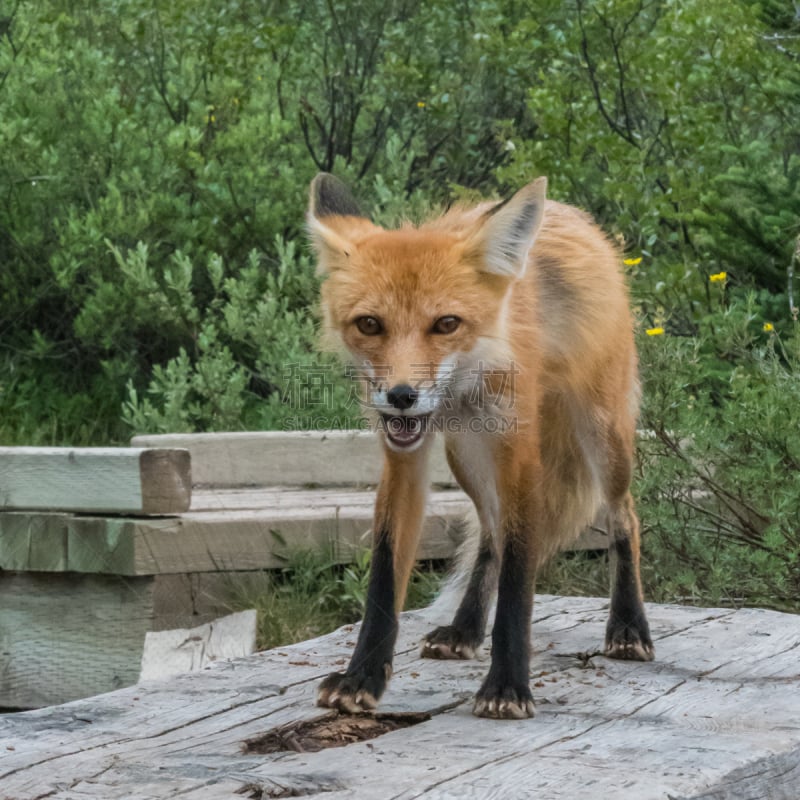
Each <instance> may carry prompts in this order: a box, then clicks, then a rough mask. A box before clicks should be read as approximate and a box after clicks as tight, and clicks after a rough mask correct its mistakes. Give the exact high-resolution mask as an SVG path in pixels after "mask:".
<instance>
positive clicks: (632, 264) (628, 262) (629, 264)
mask: <svg viewBox="0 0 800 800" xmlns="http://www.w3.org/2000/svg"><path fill="white" fill-rule="evenodd" d="M622 263H623V264H624V265H625V266H626V267H635V266H636V265H637V264H641V263H642V257H641V256H639V258H626V259H625V260H624V261H623V262H622Z"/></svg>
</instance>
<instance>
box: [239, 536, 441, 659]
mask: <svg viewBox="0 0 800 800" xmlns="http://www.w3.org/2000/svg"><path fill="white" fill-rule="evenodd" d="M369 564H370V551H369V550H364V551H362V552H361V553H359V555H358V556H357V558H356V560H355V561H354V562H353V563H350V564H339V563H337V559H336V558H335V557H334V554H333V553H331V552H325V551H297V552H293V553H291V554H290V555H288V556H287V558H286V566H285V567H284V568H283V569H281V570H272V571H269V572H263V573H260V574H259V575H258V576H256V577H249V578H247V579H244V578H242V579H237V580H236V582H235V583H232V584H231V586H230V588H229V600H228V602H229V604H230V606H231V609H232V610H241V609H245V608H255V609H256V612H257V614H258V629H257V647H258V649H259V650H266V649H269V648H271V647H278V646H279V645H286V644H291V643H292V642H300V641H304V640H305V639H311V638H313V637H315V636H321V635H322V634H324V633H329V632H330V631H332V630H335V629H336V628H338V627H340V626H341V625H347V624H349V623H353V622H358V621H359V620H360V619H361V617H362V616H363V614H364V606H365V604H366V599H367V586H368V580H369ZM443 574H444V571H443V569H442V567H441V566H437V565H435V564H431V563H428V564H422V565H420V566H419V567H418V568H417V569H416V570H415V571H414V573H413V575H412V577H411V582H410V584H409V589H408V599H407V601H406V608H419V607H421V606H425V605H427V604H428V603H430V601H431V600H432V599H433V597H434V595H435V593H436V590H437V588H438V586H439V583H440V581H441V577H442V575H443Z"/></svg>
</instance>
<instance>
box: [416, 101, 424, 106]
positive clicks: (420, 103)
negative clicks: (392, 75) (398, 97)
mask: <svg viewBox="0 0 800 800" xmlns="http://www.w3.org/2000/svg"><path fill="white" fill-rule="evenodd" d="M417 108H425V101H424V100H418V101H417Z"/></svg>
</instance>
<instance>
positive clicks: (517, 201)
mask: <svg viewBox="0 0 800 800" xmlns="http://www.w3.org/2000/svg"><path fill="white" fill-rule="evenodd" d="M546 192H547V178H537V179H536V180H535V181H533V183H529V184H528V185H527V186H525V187H523V188H522V189H520V190H519V191H518V192H517V193H516V194H515V195H514V196H513V197H511V198H510V199H509V200H506V201H505V202H504V203H500V204H499V205H496V206H495V207H494V208H492V209H490V210H489V211H487V212H486V213H485V214H484V215H483V216H482V217H481V218H480V220H479V221H478V226H479V227H478V230H477V231H476V232H475V234H473V236H471V237H470V239H469V240H468V241H467V254H468V258H470V259H472V260H474V261H475V262H476V263H477V264H478V265H479V267H478V268H479V269H480V270H481V271H482V272H490V273H492V274H494V275H503V276H506V277H509V278H521V277H522V276H523V275H524V274H525V267H526V266H527V263H528V251H529V250H530V249H531V246H532V245H533V241H534V239H535V238H536V234H537V233H539V228H541V225H542V220H543V218H544V204H545V195H546Z"/></svg>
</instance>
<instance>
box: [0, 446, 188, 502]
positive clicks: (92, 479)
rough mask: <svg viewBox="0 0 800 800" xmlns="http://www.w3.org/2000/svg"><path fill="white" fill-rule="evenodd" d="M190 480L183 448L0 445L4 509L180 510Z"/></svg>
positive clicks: (0, 494)
mask: <svg viewBox="0 0 800 800" xmlns="http://www.w3.org/2000/svg"><path fill="white" fill-rule="evenodd" d="M191 486H192V479H191V468H190V459H189V451H188V450H185V449H184V450H182V449H174V448H172V449H148V448H127V447H120V448H111V447H0V510H3V509H42V510H48V511H51V510H62V511H85V512H96V513H119V514H178V513H180V512H182V511H186V510H188V508H189V504H190V500H191Z"/></svg>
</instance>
